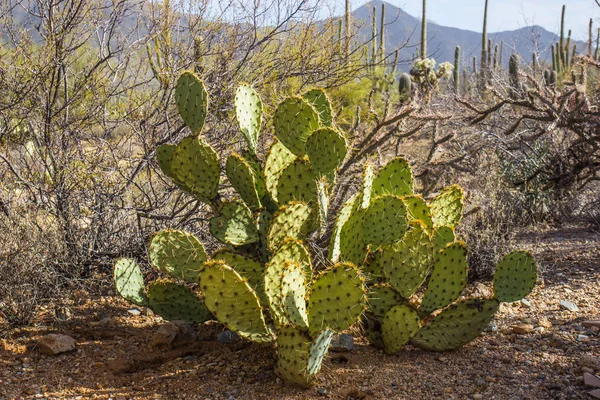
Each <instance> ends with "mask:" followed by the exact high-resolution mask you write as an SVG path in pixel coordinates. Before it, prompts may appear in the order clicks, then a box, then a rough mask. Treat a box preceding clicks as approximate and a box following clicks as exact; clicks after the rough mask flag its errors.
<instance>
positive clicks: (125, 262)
mask: <svg viewBox="0 0 600 400" xmlns="http://www.w3.org/2000/svg"><path fill="white" fill-rule="evenodd" d="M113 278H114V281H115V286H116V288H117V292H119V294H120V295H121V297H123V298H124V299H125V300H127V301H130V302H132V303H133V304H137V305H138V306H144V305H146V304H147V303H148V299H147V297H146V288H145V287H144V276H143V275H142V271H141V270H140V267H139V265H138V264H137V263H136V262H135V260H132V259H130V258H120V259H118V260H117V262H116V263H115V268H114V269H113Z"/></svg>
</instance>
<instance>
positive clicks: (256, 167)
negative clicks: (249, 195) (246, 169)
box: [242, 151, 268, 199]
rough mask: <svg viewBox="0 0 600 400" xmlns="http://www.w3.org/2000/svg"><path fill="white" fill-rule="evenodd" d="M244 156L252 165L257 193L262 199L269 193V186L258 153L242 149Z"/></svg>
mask: <svg viewBox="0 0 600 400" xmlns="http://www.w3.org/2000/svg"><path fill="white" fill-rule="evenodd" d="M242 158H243V159H244V160H245V161H246V162H247V163H248V165H250V167H251V168H252V172H254V181H255V182H256V193H258V197H259V198H260V199H262V198H263V197H265V196H266V195H267V193H268V192H267V188H266V187H265V179H264V176H263V173H262V169H261V166H260V160H259V159H258V158H257V157H256V155H254V154H252V153H250V152H249V151H242Z"/></svg>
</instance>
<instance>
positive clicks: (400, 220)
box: [364, 195, 407, 246]
mask: <svg viewBox="0 0 600 400" xmlns="http://www.w3.org/2000/svg"><path fill="white" fill-rule="evenodd" d="M406 217H407V215H406V206H405V205H404V202H403V201H402V199H401V198H400V197H396V196H392V195H383V196H379V197H377V198H376V199H374V200H372V201H371V205H370V206H369V208H368V209H367V211H366V213H365V221H364V227H365V231H364V237H365V242H367V243H369V244H371V245H373V246H381V245H387V244H392V243H394V242H396V241H398V240H400V239H401V238H402V236H404V233H405V232H406V225H407V221H406Z"/></svg>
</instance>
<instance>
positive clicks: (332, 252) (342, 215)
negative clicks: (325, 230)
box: [328, 195, 358, 262]
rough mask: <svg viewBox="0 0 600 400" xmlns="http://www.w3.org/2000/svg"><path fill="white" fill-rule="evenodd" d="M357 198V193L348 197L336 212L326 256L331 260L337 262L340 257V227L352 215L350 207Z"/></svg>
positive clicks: (352, 206) (351, 207)
mask: <svg viewBox="0 0 600 400" xmlns="http://www.w3.org/2000/svg"><path fill="white" fill-rule="evenodd" d="M357 198H358V195H354V196H352V197H351V198H350V199H348V200H347V201H346V202H345V203H344V204H343V205H342V208H340V211H339V212H338V214H337V218H336V221H335V226H334V228H333V233H332V235H331V243H330V244H329V253H328V258H329V260H330V261H331V262H337V261H338V259H339V257H340V240H341V233H342V228H343V227H344V224H346V222H347V221H348V219H349V218H350V216H351V215H352V209H353V208H354V204H355V203H356V201H357Z"/></svg>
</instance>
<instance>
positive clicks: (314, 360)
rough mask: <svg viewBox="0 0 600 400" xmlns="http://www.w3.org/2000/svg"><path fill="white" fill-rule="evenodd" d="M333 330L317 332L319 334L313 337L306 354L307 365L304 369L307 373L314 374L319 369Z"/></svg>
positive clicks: (327, 349)
mask: <svg viewBox="0 0 600 400" xmlns="http://www.w3.org/2000/svg"><path fill="white" fill-rule="evenodd" d="M333 334H334V332H332V331H329V330H325V331H323V332H319V334H318V335H317V336H316V337H315V338H314V339H313V341H312V344H311V346H310V350H309V354H308V365H307V368H306V371H307V372H308V374H309V375H312V376H316V375H317V374H318V373H319V371H320V370H321V365H322V363H323V359H324V358H325V356H326V355H327V352H328V351H329V346H330V345H331V340H332V339H333Z"/></svg>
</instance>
